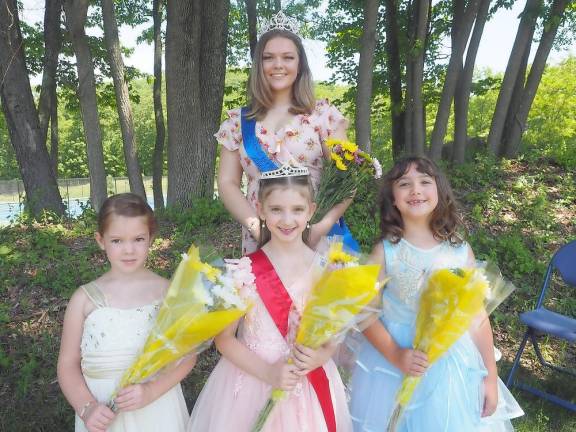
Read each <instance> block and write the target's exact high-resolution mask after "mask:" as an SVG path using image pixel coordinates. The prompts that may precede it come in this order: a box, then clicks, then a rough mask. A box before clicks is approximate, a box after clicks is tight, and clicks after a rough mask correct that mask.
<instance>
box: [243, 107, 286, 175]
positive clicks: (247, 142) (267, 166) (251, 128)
mask: <svg viewBox="0 0 576 432" xmlns="http://www.w3.org/2000/svg"><path fill="white" fill-rule="evenodd" d="M247 111H248V107H242V110H241V113H242V114H241V116H240V117H241V123H240V125H241V128H242V142H243V143H244V150H245V151H246V154H247V155H248V157H249V158H250V159H251V160H252V162H254V165H256V166H257V167H258V169H259V170H260V172H266V171H274V170H275V169H278V166H277V165H276V164H275V163H274V162H272V160H271V159H270V158H269V157H268V156H267V155H266V153H265V152H264V150H262V146H260V143H259V142H258V138H256V120H255V119H248V118H246V112H247Z"/></svg>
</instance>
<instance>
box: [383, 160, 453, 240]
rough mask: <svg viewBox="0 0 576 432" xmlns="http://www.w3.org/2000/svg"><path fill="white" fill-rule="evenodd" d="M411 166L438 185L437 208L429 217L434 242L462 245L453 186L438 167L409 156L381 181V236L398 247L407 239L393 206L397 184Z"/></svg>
mask: <svg viewBox="0 0 576 432" xmlns="http://www.w3.org/2000/svg"><path fill="white" fill-rule="evenodd" d="M411 166H414V167H415V168H416V170H417V171H418V172H420V173H422V174H428V175H429V176H430V177H433V178H434V180H435V181H436V187H437V189H438V204H437V205H436V208H435V209H434V211H433V212H432V215H431V217H430V229H431V230H432V233H433V234H434V238H436V239H437V240H440V241H449V242H450V243H452V244H460V243H462V237H461V236H460V235H459V234H458V230H459V229H462V227H463V225H462V219H461V218H460V215H459V214H458V207H457V204H456V200H455V199H454V194H453V192H452V188H451V187H450V183H449V182H448V179H447V178H446V176H445V175H444V174H443V173H442V171H440V169H439V168H438V166H437V165H436V164H435V163H434V162H433V161H431V160H430V159H428V158H425V157H420V156H408V157H404V158H402V159H400V160H398V161H397V162H396V163H395V164H394V165H393V166H392V168H390V170H389V171H388V172H387V173H386V175H385V176H384V178H383V179H382V187H381V189H380V232H381V237H382V238H383V239H387V240H390V241H391V242H393V243H398V242H399V241H400V239H401V238H402V237H403V236H404V221H403V220H402V216H401V215H400V212H399V211H398V209H397V208H396V206H395V205H394V195H393V192H392V188H393V186H394V183H395V182H396V181H397V180H398V179H399V178H400V177H402V176H403V175H404V174H406V173H407V172H408V170H409V169H410V167H411Z"/></svg>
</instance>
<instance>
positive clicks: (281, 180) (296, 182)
mask: <svg viewBox="0 0 576 432" xmlns="http://www.w3.org/2000/svg"><path fill="white" fill-rule="evenodd" d="M285 188H298V189H299V190H300V191H304V192H305V195H306V196H307V198H308V200H309V201H310V202H312V201H313V199H314V198H313V197H314V189H313V188H312V183H311V182H310V176H307V175H303V176H286V177H275V178H269V179H262V180H260V183H259V188H258V201H259V202H260V204H263V203H264V201H265V200H266V198H267V197H268V196H269V195H270V194H271V193H272V192H273V191H274V190H276V189H285ZM303 195H304V194H303ZM271 237H272V235H271V233H270V230H269V229H268V227H267V226H266V223H265V222H264V221H262V220H261V221H260V241H259V242H258V247H262V246H264V245H265V244H266V243H268V242H269V241H270V238H271ZM309 238H310V229H309V228H306V229H305V230H304V232H303V233H302V240H304V243H306V244H308V240H309Z"/></svg>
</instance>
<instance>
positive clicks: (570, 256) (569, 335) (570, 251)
mask: <svg viewBox="0 0 576 432" xmlns="http://www.w3.org/2000/svg"><path fill="white" fill-rule="evenodd" d="M554 272H556V273H557V274H558V275H559V276H560V277H561V278H562V280H563V281H564V282H565V283H566V284H567V285H569V286H572V287H574V288H576V240H575V241H572V242H570V243H568V244H566V245H564V246H562V247H561V248H560V249H559V250H558V251H557V252H556V253H555V254H554V256H553V257H552V259H551V260H550V264H549V265H548V269H547V270H546V276H545V277H544V283H543V284H542V291H541V292H540V297H538V303H537V304H536V309H534V310H532V311H529V312H524V313H522V314H520V321H522V323H524V324H525V325H526V326H527V327H528V330H526V333H525V334H524V338H523V339H522V343H521V344H520V348H519V349H518V352H517V353H516V357H515V358H514V363H513V364H512V369H511V370H510V374H509V375H508V379H507V380H506V386H508V387H509V388H510V385H514V386H516V387H518V388H520V389H522V390H525V391H528V392H530V393H532V394H534V395H536V396H538V397H541V398H543V399H546V400H548V401H550V402H553V403H555V404H558V405H561V406H563V407H564V408H568V409H569V410H572V411H576V404H574V403H572V402H570V401H567V400H565V399H562V398H560V397H558V396H556V395H553V394H550V393H546V392H544V391H542V390H539V389H536V388H534V387H530V386H528V385H527V384H525V383H522V382H519V381H516V382H515V381H513V378H514V374H515V373H516V370H517V368H518V365H519V363H520V357H521V356H522V352H523V351H524V347H525V346H526V342H527V341H528V339H530V341H531V342H532V345H533V346H534V351H535V352H536V357H538V360H539V361H540V364H541V365H542V366H546V367H549V368H551V369H554V370H557V371H560V372H564V373H568V374H570V375H573V376H576V370H575V369H569V368H563V367H560V366H556V365H553V364H551V363H550V362H547V361H546V360H544V358H543V357H542V352H541V351H540V347H539V346H538V339H537V338H538V335H541V334H547V335H550V336H554V337H556V338H560V339H564V340H566V341H568V342H569V343H570V344H574V343H576V319H574V318H571V317H568V316H566V315H561V314H559V313H556V312H553V311H551V310H548V309H546V308H545V307H544V306H543V303H544V299H545V296H546V291H547V289H548V286H549V285H550V280H551V279H552V274H553V273H554Z"/></svg>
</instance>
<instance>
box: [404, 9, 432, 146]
mask: <svg viewBox="0 0 576 432" xmlns="http://www.w3.org/2000/svg"><path fill="white" fill-rule="evenodd" d="M430 4H431V0H416V7H415V10H416V20H415V21H414V22H415V24H416V28H415V33H414V34H415V39H414V43H413V44H411V50H412V51H413V55H412V59H411V61H412V64H413V67H412V82H411V86H412V92H411V95H412V110H411V111H412V120H411V121H412V141H413V142H412V153H414V154H417V155H423V154H424V148H425V143H426V136H425V131H426V118H425V117H424V102H423V101H422V83H423V81H424V56H425V54H426V34H427V31H428V22H429V11H430ZM409 84H410V83H409ZM408 121H410V119H408Z"/></svg>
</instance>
